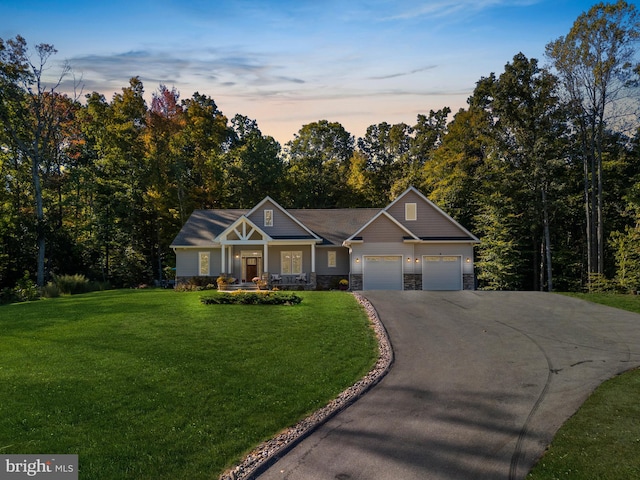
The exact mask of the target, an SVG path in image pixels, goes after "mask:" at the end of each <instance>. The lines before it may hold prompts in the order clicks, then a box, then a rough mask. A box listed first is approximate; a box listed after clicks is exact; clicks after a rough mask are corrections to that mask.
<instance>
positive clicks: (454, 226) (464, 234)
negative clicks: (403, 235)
mask: <svg viewBox="0 0 640 480" xmlns="http://www.w3.org/2000/svg"><path fill="white" fill-rule="evenodd" d="M409 194H415V195H416V196H417V197H418V198H419V199H420V200H421V201H422V202H424V203H425V204H426V205H428V206H429V207H430V208H431V209H433V210H434V211H435V212H436V213H437V215H438V216H439V217H440V218H441V219H442V221H444V222H447V223H448V224H450V229H451V230H452V231H453V232H454V233H453V234H449V235H442V234H441V235H437V236H432V235H425V234H424V233H430V232H420V231H414V232H413V234H414V235H417V236H418V238H420V239H421V240H423V241H466V242H473V243H480V240H479V239H478V237H476V236H475V235H474V234H472V233H471V232H469V230H467V229H466V228H464V227H463V226H462V225H460V224H459V223H458V222H456V221H455V220H454V219H453V218H452V217H450V216H449V215H448V214H447V213H445V212H444V211H443V210H442V209H441V208H440V207H438V206H437V205H436V204H435V203H433V202H432V201H431V200H429V199H428V198H427V197H425V196H424V195H423V194H422V193H421V192H420V191H419V190H418V189H417V188H415V187H409V188H407V189H406V190H405V191H404V192H402V193H401V194H400V195H398V197H397V198H396V199H395V200H394V201H393V202H391V203H390V204H389V205H387V206H386V207H385V209H384V210H385V211H389V210H391V209H393V207H394V206H395V205H396V204H397V203H400V202H402V200H403V199H404V198H405V197H406V196H408V195H409ZM405 225H406V224H405ZM458 232H459V234H458Z"/></svg>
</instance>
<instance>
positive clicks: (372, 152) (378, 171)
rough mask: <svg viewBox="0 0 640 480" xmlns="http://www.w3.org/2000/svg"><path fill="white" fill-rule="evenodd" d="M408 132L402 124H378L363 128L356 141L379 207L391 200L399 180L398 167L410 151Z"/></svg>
mask: <svg viewBox="0 0 640 480" xmlns="http://www.w3.org/2000/svg"><path fill="white" fill-rule="evenodd" d="M412 133H413V132H412V128H411V127H410V126H409V125H407V124H406V123H397V124H395V125H391V124H389V123H387V122H382V123H379V124H377V125H371V126H370V127H369V128H367V131H366V133H365V136H364V137H363V138H360V139H358V149H359V150H360V151H361V152H362V153H364V155H365V156H366V158H367V167H366V168H367V170H368V171H369V172H370V177H371V181H372V183H373V188H374V190H375V192H376V193H375V195H376V196H378V195H379V196H380V197H379V198H378V202H379V204H380V205H383V204H385V203H388V202H389V201H391V200H392V197H393V190H394V184H395V183H396V182H397V181H398V179H400V178H401V177H402V164H403V163H406V164H409V163H410V162H409V161H408V160H405V159H406V157H407V156H408V155H409V152H410V151H411V134H412Z"/></svg>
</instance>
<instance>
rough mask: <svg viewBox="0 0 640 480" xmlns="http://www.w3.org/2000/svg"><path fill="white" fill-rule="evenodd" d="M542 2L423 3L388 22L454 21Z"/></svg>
mask: <svg viewBox="0 0 640 480" xmlns="http://www.w3.org/2000/svg"><path fill="white" fill-rule="evenodd" d="M540 1H541V0H515V1H514V0H435V1H433V0H432V1H426V2H422V5H420V6H417V7H416V6H415V4H414V3H413V2H411V5H410V6H408V7H406V8H404V9H402V10H401V11H399V12H397V13H394V14H392V15H390V16H389V17H387V18H386V20H411V19H415V18H421V17H430V18H439V19H442V18H445V17H450V18H452V19H456V18H463V17H468V16H470V15H472V14H476V13H477V12H480V11H483V10H487V9H490V8H493V7H500V6H510V7H526V6H530V5H534V4H536V3H539V2H540Z"/></svg>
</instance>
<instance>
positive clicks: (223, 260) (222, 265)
mask: <svg viewBox="0 0 640 480" xmlns="http://www.w3.org/2000/svg"><path fill="white" fill-rule="evenodd" d="M226 253H227V252H226V248H225V246H224V243H223V244H222V245H221V248H220V270H221V271H220V273H227V270H226V269H227V256H226V255H225V254H226Z"/></svg>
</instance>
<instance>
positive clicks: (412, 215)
mask: <svg viewBox="0 0 640 480" xmlns="http://www.w3.org/2000/svg"><path fill="white" fill-rule="evenodd" d="M416 220H418V204H417V203H416V202H405V204H404V221H405V222H415V221H416Z"/></svg>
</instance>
